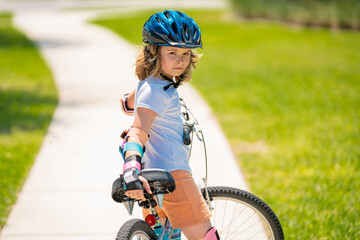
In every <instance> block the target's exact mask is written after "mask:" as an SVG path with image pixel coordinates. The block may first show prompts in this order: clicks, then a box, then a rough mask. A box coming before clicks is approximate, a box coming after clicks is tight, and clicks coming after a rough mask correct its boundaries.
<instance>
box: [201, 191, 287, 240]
mask: <svg viewBox="0 0 360 240" xmlns="http://www.w3.org/2000/svg"><path fill="white" fill-rule="evenodd" d="M202 194H203V196H204V198H205V200H206V199H207V195H206V192H205V190H204V189H202ZM208 194H209V199H210V202H211V208H212V214H213V217H212V219H211V222H212V224H213V225H214V226H215V228H216V229H217V230H218V232H219V234H220V237H221V239H222V240H236V239H239V240H240V239H241V240H244V239H270V240H283V239H284V234H283V230H282V227H281V224H280V221H279V219H278V218H277V216H276V215H275V213H274V211H273V210H272V209H271V208H270V207H269V206H268V205H267V204H266V203H265V202H264V201H263V200H261V199H260V198H258V197H256V196H255V195H253V194H251V193H249V192H246V191H244V190H240V189H236V188H230V187H208Z"/></svg>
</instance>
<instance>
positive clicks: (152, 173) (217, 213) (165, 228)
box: [112, 98, 284, 240]
mask: <svg viewBox="0 0 360 240" xmlns="http://www.w3.org/2000/svg"><path fill="white" fill-rule="evenodd" d="M180 101H181V105H182V109H183V110H182V116H183V119H184V139H183V141H184V144H186V145H190V144H191V146H192V142H193V135H194V134H195V135H196V136H197V138H198V139H199V141H201V142H202V143H203V146H204V155H205V168H206V171H205V172H206V175H205V178H203V179H202V182H203V183H202V184H203V186H202V187H201V193H202V195H203V197H204V199H205V201H206V203H207V205H208V207H209V209H210V210H211V212H212V214H213V216H212V218H211V222H212V225H213V226H215V227H216V228H217V230H218V232H219V234H220V237H221V239H222V240H235V239H270V240H282V239H284V234H283V230H282V227H281V224H280V221H279V219H278V218H277V216H276V214H275V213H274V211H273V210H272V209H271V208H270V207H269V206H268V205H267V204H266V203H265V202H264V201H263V200H261V199H260V198H258V197H257V196H255V195H253V194H251V193H249V192H247V191H244V190H241V189H237V188H232V187H224V186H215V187H208V186H207V154H206V144H205V139H204V135H203V133H202V130H201V128H200V125H199V122H198V121H197V120H196V118H195V117H194V115H193V114H192V112H191V111H190V109H189V108H188V107H187V106H186V104H185V102H184V100H183V99H181V98H180ZM191 146H190V155H191ZM141 174H142V176H143V177H144V178H145V179H147V180H148V182H149V185H150V188H151V191H152V192H153V194H151V195H150V194H148V193H147V192H146V191H145V190H144V195H145V198H146V201H143V202H141V201H139V200H134V199H131V198H129V197H127V196H126V195H125V191H124V185H123V177H122V175H120V177H119V178H118V179H116V180H115V181H114V183H113V186H112V198H113V200H114V201H116V202H120V203H123V204H124V205H125V207H126V209H127V211H128V212H129V214H130V215H131V214H132V210H133V207H134V203H135V201H136V202H137V203H138V205H139V206H140V207H143V208H147V209H150V214H149V215H148V216H146V218H145V221H144V220H141V219H131V220H128V221H127V222H126V223H124V224H123V225H122V226H121V228H120V230H119V232H118V234H117V237H116V240H129V239H141V240H152V239H159V240H166V239H174V238H170V237H169V236H171V234H172V232H173V229H172V228H171V224H170V222H169V221H168V220H166V222H165V224H163V225H162V224H161V222H160V218H159V216H158V215H157V212H156V208H155V207H156V205H158V206H159V207H160V208H161V207H162V204H163V200H164V195H165V194H167V193H171V192H173V191H174V190H175V188H176V186H175V182H174V179H173V177H172V176H171V174H170V173H169V172H167V171H165V170H162V169H145V170H143V171H142V172H141ZM155 229H156V232H157V234H155V232H154V230H155ZM175 239H180V238H175Z"/></svg>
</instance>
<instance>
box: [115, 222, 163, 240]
mask: <svg viewBox="0 0 360 240" xmlns="http://www.w3.org/2000/svg"><path fill="white" fill-rule="evenodd" d="M132 239H134V240H155V239H157V238H156V235H155V233H154V231H153V230H152V229H151V227H150V226H149V224H147V223H146V222H144V221H143V220H141V219H131V220H129V221H127V222H126V223H124V225H122V226H121V228H120V230H119V232H118V235H117V237H116V240H132Z"/></svg>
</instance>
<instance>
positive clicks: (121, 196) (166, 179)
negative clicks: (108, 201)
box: [111, 168, 176, 203]
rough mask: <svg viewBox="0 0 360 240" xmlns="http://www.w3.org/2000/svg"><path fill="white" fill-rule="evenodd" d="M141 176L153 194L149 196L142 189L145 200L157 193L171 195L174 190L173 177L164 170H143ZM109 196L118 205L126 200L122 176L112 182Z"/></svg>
mask: <svg viewBox="0 0 360 240" xmlns="http://www.w3.org/2000/svg"><path fill="white" fill-rule="evenodd" d="M141 176H143V177H144V178H145V179H146V180H147V181H148V182H149V185H150V189H151V191H152V192H153V194H152V195H150V194H148V193H147V192H146V190H145V189H144V195H145V198H152V196H153V195H154V194H159V193H163V194H166V193H171V192H173V191H174V190H175V188H176V186H175V181H174V178H173V176H172V175H171V174H170V173H169V172H168V171H166V170H163V169H155V168H152V169H144V170H142V172H141ZM111 196H112V198H113V199H114V201H115V202H119V203H121V202H123V201H126V200H128V197H127V196H126V195H125V189H124V179H123V175H122V174H121V175H120V177H119V178H118V179H116V180H115V181H114V183H113V185H112V192H111Z"/></svg>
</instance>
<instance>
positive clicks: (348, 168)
mask: <svg viewBox="0 0 360 240" xmlns="http://www.w3.org/2000/svg"><path fill="white" fill-rule="evenodd" d="M186 12H188V13H189V11H186ZM190 15H191V16H192V17H193V18H194V19H195V20H196V21H197V23H198V24H199V26H200V27H201V30H202V33H203V41H204V50H203V51H202V52H203V53H204V55H203V57H202V59H201V60H200V62H199V64H198V69H197V70H196V71H195V72H194V75H193V79H194V80H193V81H192V84H193V86H195V87H196V88H197V89H198V90H199V91H200V92H201V93H202V95H203V97H204V98H205V99H206V100H207V102H208V103H209V104H210V106H211V107H212V109H213V111H214V112H215V114H216V116H217V118H218V120H219V121H220V123H221V125H222V127H223V130H224V132H225V133H226V135H227V137H228V139H229V141H230V143H231V146H232V149H233V151H234V153H235V154H236V156H237V159H238V162H239V164H240V165H241V167H242V169H243V170H244V172H245V177H246V179H247V181H248V182H249V183H250V186H251V190H252V192H253V193H255V194H256V195H258V196H260V197H261V198H263V199H264V200H265V201H266V202H267V203H269V205H270V206H271V207H272V208H273V209H274V210H275V212H276V213H277V215H278V217H279V219H280V221H281V223H282V225H283V228H284V232H285V236H286V238H287V239H357V238H358V237H359V236H360V204H359V201H360V171H359V165H360V161H359V159H360V97H359V96H360V67H359V63H360V44H359V43H360V34H359V33H352V32H347V31H336V32H332V31H327V30H316V29H307V28H290V27H287V26H283V25H280V24H276V23H266V22H262V23H259V22H244V21H243V22H238V21H232V20H229V18H227V17H224V13H222V12H215V11H212V12H209V11H192V12H190ZM148 17H149V12H146V13H142V14H139V15H136V16H133V17H129V18H124V17H119V18H115V19H107V20H98V21H96V22H95V23H97V24H100V25H102V26H105V27H108V28H110V29H113V30H114V31H115V32H117V33H118V34H120V35H122V36H123V37H125V38H127V39H128V40H129V41H131V42H132V43H134V44H140V42H141V29H142V25H143V23H144V22H145V20H146V19H147V18H148Z"/></svg>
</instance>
